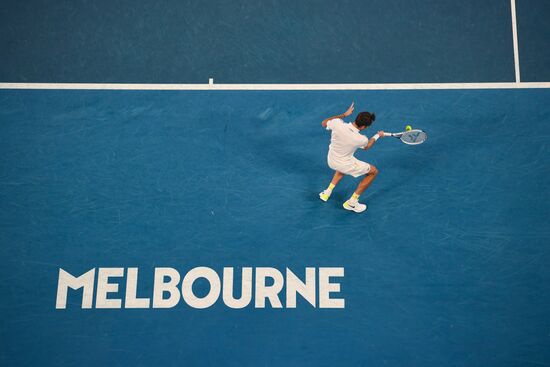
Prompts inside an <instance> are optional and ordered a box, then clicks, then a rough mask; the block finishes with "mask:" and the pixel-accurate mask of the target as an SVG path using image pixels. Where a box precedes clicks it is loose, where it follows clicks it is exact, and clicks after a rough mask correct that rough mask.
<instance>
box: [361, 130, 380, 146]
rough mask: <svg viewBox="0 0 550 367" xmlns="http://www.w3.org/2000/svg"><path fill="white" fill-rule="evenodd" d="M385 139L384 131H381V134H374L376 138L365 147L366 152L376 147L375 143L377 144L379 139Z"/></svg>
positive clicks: (371, 139) (370, 140)
mask: <svg viewBox="0 0 550 367" xmlns="http://www.w3.org/2000/svg"><path fill="white" fill-rule="evenodd" d="M383 137H384V132H383V131H382V130H380V131H379V132H377V133H376V134H374V136H373V137H372V138H370V139H369V143H368V144H367V145H365V146H364V147H363V149H364V150H368V149H370V148H372V146H373V145H374V143H376V141H377V140H378V139H379V138H383Z"/></svg>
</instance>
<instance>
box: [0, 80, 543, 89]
mask: <svg viewBox="0 0 550 367" xmlns="http://www.w3.org/2000/svg"><path fill="white" fill-rule="evenodd" d="M528 88H550V82H540V83H539V82H528V83H525V82H524V83H519V82H506V83H404V84H403V83H401V84H399V83H395V84H393V83H389V84H213V83H212V84H123V83H0V89H84V90H86V89H91V90H413V89H528Z"/></svg>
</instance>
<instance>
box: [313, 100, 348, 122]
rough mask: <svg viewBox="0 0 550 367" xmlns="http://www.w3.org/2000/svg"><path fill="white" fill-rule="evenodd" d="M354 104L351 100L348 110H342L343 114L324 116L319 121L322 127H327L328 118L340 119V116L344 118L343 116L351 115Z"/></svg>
mask: <svg viewBox="0 0 550 367" xmlns="http://www.w3.org/2000/svg"><path fill="white" fill-rule="evenodd" d="M354 105H355V102H351V106H349V108H348V110H347V111H346V112H344V113H343V114H341V115H337V116H332V117H329V118H326V119H324V120H323V122H321V125H323V127H327V122H328V121H329V120H332V119H341V118H344V117H348V116H349V115H351V114H352V113H353V109H354V108H355V107H354Z"/></svg>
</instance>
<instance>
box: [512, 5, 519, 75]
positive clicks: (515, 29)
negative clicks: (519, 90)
mask: <svg viewBox="0 0 550 367" xmlns="http://www.w3.org/2000/svg"><path fill="white" fill-rule="evenodd" d="M510 7H511V9H512V36H513V38H514V68H515V70H516V83H520V82H521V76H520V72H519V47H518V26H517V23H516V0H510Z"/></svg>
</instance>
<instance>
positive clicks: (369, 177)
mask: <svg viewBox="0 0 550 367" xmlns="http://www.w3.org/2000/svg"><path fill="white" fill-rule="evenodd" d="M353 110H354V103H352V104H351V106H349V108H348V110H347V111H346V112H344V113H343V114H341V115H338V116H333V117H329V118H327V119H325V120H323V122H322V125H323V127H325V128H326V129H327V130H331V131H332V133H331V138H330V146H329V148H328V156H327V162H328V166H329V167H330V168H332V169H333V170H334V171H335V173H334V177H333V178H332V181H331V183H330V185H329V186H328V187H327V188H326V190H324V191H323V192H321V193H320V194H319V197H320V198H321V200H323V201H327V200H328V199H329V198H330V195H331V194H332V190H333V189H334V187H335V186H336V185H338V182H340V180H341V179H342V177H344V175H350V176H353V177H361V176H364V177H363V179H362V180H361V182H359V185H358V186H357V190H355V192H354V193H353V195H352V196H351V197H350V198H349V199H348V200H346V202H344V209H346V210H351V211H354V212H356V213H361V212H364V211H365V210H366V209H367V206H366V205H365V204H361V203H359V196H360V195H361V194H362V193H363V192H364V191H365V190H366V189H367V188H368V187H369V186H370V184H371V183H372V181H373V180H374V178H375V177H376V175H378V169H376V167H375V166H373V165H372V164H368V163H366V162H363V161H360V160H359V159H357V158H355V157H354V153H355V151H356V150H357V149H359V148H361V149H364V150H367V149H370V148H372V146H373V145H374V143H375V142H376V141H377V140H378V139H379V138H381V137H383V136H384V132H383V131H378V133H376V134H375V135H374V136H373V137H372V138H370V139H368V138H367V137H366V136H365V135H362V134H361V131H363V130H365V129H366V128H367V127H369V126H370V125H372V123H373V122H374V120H375V119H376V115H375V114H374V113H370V112H360V113H359V114H358V115H357V117H356V118H355V121H354V122H350V123H346V122H344V120H342V119H343V118H344V117H348V116H349V115H351V114H352V113H353Z"/></svg>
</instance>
